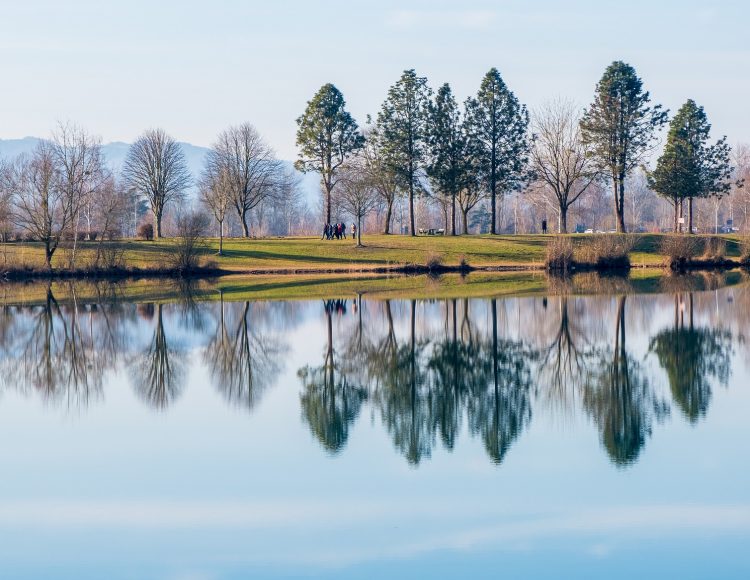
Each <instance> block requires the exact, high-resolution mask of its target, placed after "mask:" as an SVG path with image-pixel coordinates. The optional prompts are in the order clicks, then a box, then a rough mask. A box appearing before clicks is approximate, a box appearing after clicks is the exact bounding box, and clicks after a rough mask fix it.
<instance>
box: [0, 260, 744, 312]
mask: <svg viewBox="0 0 750 580" xmlns="http://www.w3.org/2000/svg"><path fill="white" fill-rule="evenodd" d="M747 280H748V277H747V275H746V274H745V273H744V272H743V271H739V270H732V271H729V272H714V273H707V272H703V273H694V274H682V275H674V274H663V273H662V272H661V271H660V270H649V269H642V270H634V271H632V272H631V273H630V275H629V276H615V275H600V274H596V273H593V272H589V273H585V274H576V275H574V276H568V277H561V276H548V275H546V274H544V273H542V272H473V273H471V274H469V275H466V276H461V275H459V274H445V275H442V276H425V275H420V276H403V275H399V276H378V275H372V274H360V275H351V276H338V277H331V276H323V275H319V274H318V275H312V274H308V275H301V276H288V275H283V276H268V275H253V276H241V275H235V276H226V277H223V278H219V279H217V280H198V281H192V282H187V281H174V280H164V279H158V278H157V279H128V280H120V281H115V282H112V281H102V280H98V281H72V280H56V281H44V282H41V281H37V282H12V283H6V284H3V285H0V306H11V305H20V304H25V305H33V304H42V303H43V302H44V301H45V300H46V296H47V289H48V288H51V290H52V293H53V294H54V296H55V298H56V299H57V300H58V302H61V303H62V302H67V303H70V302H73V301H75V302H78V303H81V304H84V303H100V304H101V303H112V302H118V301H125V302H172V301H181V300H186V299H189V300H196V301H197V300H200V301H205V300H217V299H219V297H220V296H223V298H224V299H225V300H230V301H238V300H311V299H315V300H318V299H330V298H351V297H354V296H358V295H362V296H364V297H367V298H372V299H385V298H393V299H398V298H402V299H406V298H414V299H445V298H490V297H501V296H528V295H539V296H541V295H548V294H630V293H651V292H677V291H700V290H709V289H715V288H719V287H722V286H726V285H736V284H739V283H742V282H745V281H747Z"/></svg>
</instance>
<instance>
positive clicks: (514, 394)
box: [0, 279, 750, 466]
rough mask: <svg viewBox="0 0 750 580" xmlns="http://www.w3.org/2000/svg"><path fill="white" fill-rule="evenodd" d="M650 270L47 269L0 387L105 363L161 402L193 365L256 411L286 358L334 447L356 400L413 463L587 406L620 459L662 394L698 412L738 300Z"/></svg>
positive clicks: (352, 424) (658, 415) (85, 392)
mask: <svg viewBox="0 0 750 580" xmlns="http://www.w3.org/2000/svg"><path fill="white" fill-rule="evenodd" d="M661 283H662V284H666V285H667V286H666V287H668V288H669V292H665V293H662V294H654V295H640V294H633V293H631V292H629V291H628V288H627V287H626V286H624V285H623V282H622V281H613V280H605V281H601V280H599V281H598V282H597V284H599V285H601V286H602V287H604V289H605V290H606V293H605V294H597V295H592V296H579V295H571V294H570V288H571V283H570V282H566V281H558V282H556V284H557V285H558V286H559V288H558V290H559V291H560V292H559V293H558V294H556V295H550V296H547V297H527V298H502V299H468V298H460V299H455V298H451V299H443V300H417V299H411V300H363V299H362V297H361V296H359V297H357V298H355V299H351V298H350V299H333V300H323V301H307V302H252V301H229V300H226V297H225V295H224V293H223V292H218V293H217V296H216V299H215V300H211V301H207V300H204V299H203V298H204V296H202V295H200V294H198V293H197V292H196V290H195V288H193V287H191V286H185V287H180V288H178V289H176V290H175V291H174V292H171V293H169V295H168V296H167V297H165V298H164V299H159V300H153V301H149V302H142V303H139V304H134V303H131V302H128V301H126V300H123V299H122V287H120V286H116V285H104V284H100V285H94V286H93V290H91V289H89V290H90V291H89V292H87V298H86V299H85V300H83V299H81V298H80V297H79V292H78V290H77V289H76V287H75V285H70V286H69V287H68V288H66V289H65V292H64V294H65V300H59V299H58V298H56V296H55V293H56V291H57V290H53V287H52V286H51V285H49V286H47V287H45V288H44V289H43V291H42V292H40V294H39V295H40V297H39V299H38V300H36V303H35V304H34V305H33V306H4V307H3V308H2V312H0V348H1V351H0V352H1V353H2V360H1V361H0V363H1V364H2V370H3V373H2V375H3V379H4V380H3V382H4V388H6V389H11V388H15V389H18V390H19V391H21V392H23V393H29V394H31V393H36V394H38V395H39V396H40V397H41V398H42V399H43V400H44V401H45V402H47V403H50V404H52V405H61V406H63V407H65V408H66V409H72V410H78V411H80V410H83V409H85V408H87V407H88V406H89V405H91V404H92V403H93V402H100V401H103V400H104V397H105V395H106V390H107V384H108V382H109V381H108V376H109V375H110V374H111V375H112V376H114V375H119V376H122V377H125V378H126V379H128V380H129V382H130V384H131V385H132V388H133V389H134V391H135V392H136V393H137V394H138V396H139V398H140V399H141V400H142V401H143V402H145V403H146V404H147V405H148V406H149V407H152V408H154V409H157V410H162V411H168V410H169V409H170V408H171V407H172V406H174V405H175V404H178V403H179V397H180V395H181V394H182V393H183V391H184V390H185V389H186V387H187V383H188V379H189V377H190V376H191V374H192V371H193V369H194V368H198V367H200V368H201V369H203V370H204V371H205V373H206V374H207V376H208V377H209V380H210V381H211V384H212V385H213V387H214V388H215V389H216V391H217V392H218V393H219V394H220V395H221V397H222V398H223V399H224V400H225V401H226V402H227V403H228V404H229V405H231V406H236V407H239V408H241V409H244V410H245V411H247V412H251V413H260V412H263V410H262V405H260V403H261V402H262V400H263V398H264V396H266V395H267V393H269V392H271V391H272V390H274V389H275V388H277V387H279V386H280V385H279V382H280V377H282V376H288V375H285V374H284V372H285V370H287V367H288V366H289V364H288V363H289V361H290V360H295V361H297V362H295V365H294V367H293V368H290V369H288V370H290V371H292V372H294V373H296V377H297V382H296V384H289V383H286V384H284V385H283V386H284V387H285V388H293V389H294V390H295V392H298V393H299V395H298V399H296V400H295V403H294V404H299V409H300V417H301V421H302V424H303V425H304V426H305V428H306V429H308V430H309V432H310V433H311V434H312V436H313V437H314V439H315V440H316V441H317V442H318V443H319V444H320V446H321V447H322V448H323V449H325V450H326V451H327V452H329V453H332V454H336V453H340V452H342V450H344V449H345V448H346V447H347V444H348V443H349V441H350V438H351V437H352V436H353V434H354V433H355V428H356V425H357V423H358V421H359V420H360V417H361V416H362V415H363V414H364V411H365V409H367V410H369V412H370V413H369V414H370V416H371V417H373V419H374V420H375V421H376V424H378V425H379V428H381V429H382V430H383V431H384V432H385V433H387V435H388V437H389V439H390V441H391V445H392V446H393V448H394V449H395V450H396V452H397V453H399V454H400V455H401V456H403V457H404V459H405V460H406V461H407V462H408V463H409V464H411V465H415V466H416V465H419V464H420V463H422V462H424V461H425V460H427V459H429V458H430V457H431V456H432V455H433V453H434V452H435V450H436V448H442V449H444V450H447V451H451V450H454V449H456V448H457V446H459V445H461V439H462V438H467V439H474V440H476V441H478V442H479V443H480V444H481V446H482V447H483V448H484V451H485V453H486V456H487V458H488V460H489V461H491V462H493V463H495V464H501V463H502V462H503V461H504V460H506V458H507V455H508V453H509V452H510V451H511V450H512V449H513V446H514V444H516V443H517V442H518V441H519V440H520V439H521V438H522V437H523V435H524V433H525V432H526V431H527V430H528V429H529V428H530V427H531V425H532V418H534V421H535V422H536V421H537V419H536V417H537V416H538V415H540V414H541V415H544V414H546V415H547V416H552V417H558V416H560V417H562V416H567V417H570V418H572V419H573V420H583V421H588V422H590V424H591V425H592V427H593V429H594V430H595V432H596V433H597V434H598V437H599V439H600V442H601V446H602V449H603V450H604V452H605V453H606V455H607V456H608V458H609V459H610V460H611V461H612V462H613V463H614V464H616V465H618V466H628V465H632V464H633V463H635V462H636V461H638V459H639V458H640V457H641V456H642V454H643V452H644V449H645V448H646V446H647V443H648V441H649V439H650V438H651V437H653V436H654V432H655V426H656V425H658V424H659V423H661V422H663V421H665V420H666V419H667V418H669V417H670V414H671V410H672V408H676V410H677V411H678V413H676V415H678V418H682V417H684V418H685V419H686V420H687V421H688V422H690V423H696V422H697V421H698V420H699V419H700V418H702V417H705V416H706V414H707V413H708V412H709V410H710V405H711V400H712V390H713V389H714V388H716V386H718V385H728V384H729V381H730V378H731V373H732V368H733V364H732V363H733V360H734V357H735V345H736V344H739V343H741V342H742V341H743V336H742V333H741V330H740V329H741V328H742V325H739V324H737V323H736V321H737V320H738V316H737V314H741V313H744V312H747V307H748V306H750V295H749V293H748V287H747V286H738V287H735V288H732V289H725V290H719V289H716V290H714V291H713V292H706V291H699V290H697V289H696V288H700V289H703V288H705V287H707V286H709V287H710V286H711V284H710V280H709V281H707V280H704V281H703V282H701V283H699V284H696V283H695V281H694V280H692V281H690V283H689V285H688V286H687V287H686V286H684V285H682V286H678V285H676V284H677V283H676V282H675V281H674V279H671V280H669V281H668V282H661ZM725 321H730V322H731V324H725V323H724V322H725ZM302 325H304V326H305V328H306V330H305V331H304V335H303V336H302V335H300V334H295V333H296V332H297V329H298V328H299V327H301V326H302ZM300 336H302V339H301V340H300ZM290 337H297V338H296V340H294V339H292V338H290ZM317 337H319V339H320V341H319V342H317V343H316V342H315V341H317V340H318V338H317ZM299 361H302V363H301V364H299Z"/></svg>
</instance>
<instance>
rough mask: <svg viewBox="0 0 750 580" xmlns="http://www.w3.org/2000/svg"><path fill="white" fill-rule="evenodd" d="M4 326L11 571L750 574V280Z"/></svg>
mask: <svg viewBox="0 0 750 580" xmlns="http://www.w3.org/2000/svg"><path fill="white" fill-rule="evenodd" d="M40 296H42V299H41V300H39V301H38V304H37V305H36V306H32V307H27V306H9V307H5V308H4V309H2V311H1V312H0V365H1V368H2V373H1V376H2V384H1V387H2V397H1V398H0V439H1V440H2V442H3V443H2V446H1V447H0V465H1V466H2V476H0V568H1V570H0V576H2V577H3V578H5V577H8V578H16V577H18V578H47V577H62V578H109V579H119V578H139V579H140V578H159V579H162V578H164V579H203V578H206V579H213V578H247V577H326V578H380V577H387V578H414V577H433V578H469V577H473V578H497V577H549V578H559V577H565V576H567V577H579V578H587V577H588V578H602V577H608V578H631V577H633V576H634V575H636V574H637V575H639V576H641V577H658V576H664V577H683V578H706V577H711V578H717V577H735V578H747V577H749V576H750V559H749V558H750V557H749V556H748V555H747V546H748V542H749V541H750V468H749V467H748V450H749V449H750V420H749V417H750V381H749V380H748V379H749V378H750V372H749V369H748V363H750V357H749V355H750V325H749V324H748V322H750V286H747V285H738V286H733V287H727V288H723V289H719V290H715V291H701V292H685V291H680V292H670V293H663V294H654V295H638V294H629V295H597V296H585V297H581V296H548V297H541V296H539V297H524V298H502V299H495V300H488V299H457V300H431V301H426V300H390V301H385V300H368V299H361V300H355V299H352V298H350V299H348V300H331V301H322V300H309V301H297V302H294V301H286V302H232V301H229V300H217V301H211V302H207V301H201V302H197V301H194V300H191V299H189V297H182V298H180V299H178V300H176V301H173V302H170V303H165V304H158V303H141V304H134V303H127V302H118V301H112V300H101V301H99V302H98V303H97V302H96V301H94V302H91V301H83V300H78V301H72V300H70V298H69V296H68V297H66V298H65V299H64V300H63V299H62V298H61V297H59V296H55V295H54V293H51V294H49V295H48V297H47V299H46V300H45V299H44V298H43V296H44V295H43V294H40Z"/></svg>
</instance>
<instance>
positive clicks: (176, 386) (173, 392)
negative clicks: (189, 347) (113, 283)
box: [133, 304, 185, 409]
mask: <svg viewBox="0 0 750 580" xmlns="http://www.w3.org/2000/svg"><path fill="white" fill-rule="evenodd" d="M163 309H164V306H163V305H162V304H157V305H156V315H155V318H156V328H155V329H154V335H153V338H152V339H151V343H150V345H149V347H148V349H147V350H146V351H145V352H144V353H143V354H142V355H141V357H140V358H141V360H140V361H137V362H136V364H134V365H133V368H134V372H135V379H134V385H135V389H136V392H137V393H138V394H139V395H140V396H141V398H143V400H145V401H146V402H147V403H149V404H150V405H151V406H153V407H154V408H156V409H166V408H167V407H168V406H169V405H170V404H171V403H172V402H173V401H174V400H175V399H176V398H177V397H178V396H179V395H180V393H181V392H182V388H183V384H182V380H183V375H184V366H185V362H184V360H183V355H182V353H179V352H177V351H176V350H174V349H172V348H170V346H169V343H168V341H167V335H166V333H165V331H164V312H163Z"/></svg>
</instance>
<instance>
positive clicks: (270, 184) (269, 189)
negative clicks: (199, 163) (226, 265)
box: [206, 123, 282, 238]
mask: <svg viewBox="0 0 750 580" xmlns="http://www.w3.org/2000/svg"><path fill="white" fill-rule="evenodd" d="M206 166H207V167H208V168H210V169H209V171H212V172H215V173H216V174H221V173H222V172H226V175H227V179H228V184H229V186H230V188H231V196H232V205H233V206H234V208H235V209H236V210H237V215H238V216H239V218H240V222H241V223H242V231H243V234H244V236H245V237H246V238H249V237H250V228H249V226H248V214H249V213H250V212H251V211H252V210H253V208H255V207H257V206H258V205H259V204H260V203H261V202H263V200H265V199H267V198H269V197H272V196H273V195H274V193H275V191H276V186H277V182H278V180H279V178H280V175H281V171H282V164H281V162H280V161H279V160H278V159H277V158H276V154H275V153H274V151H273V149H271V147H270V146H269V145H268V144H266V142H265V141H264V140H263V138H262V137H261V136H260V134H259V133H258V131H257V130H256V129H255V127H253V126H252V125H251V124H250V123H243V124H242V125H238V126H236V127H229V128H228V129H226V130H225V131H223V132H222V133H221V134H220V135H219V136H218V137H217V139H216V142H215V143H214V144H213V146H212V147H211V151H209V153H208V157H207V159H206Z"/></svg>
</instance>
